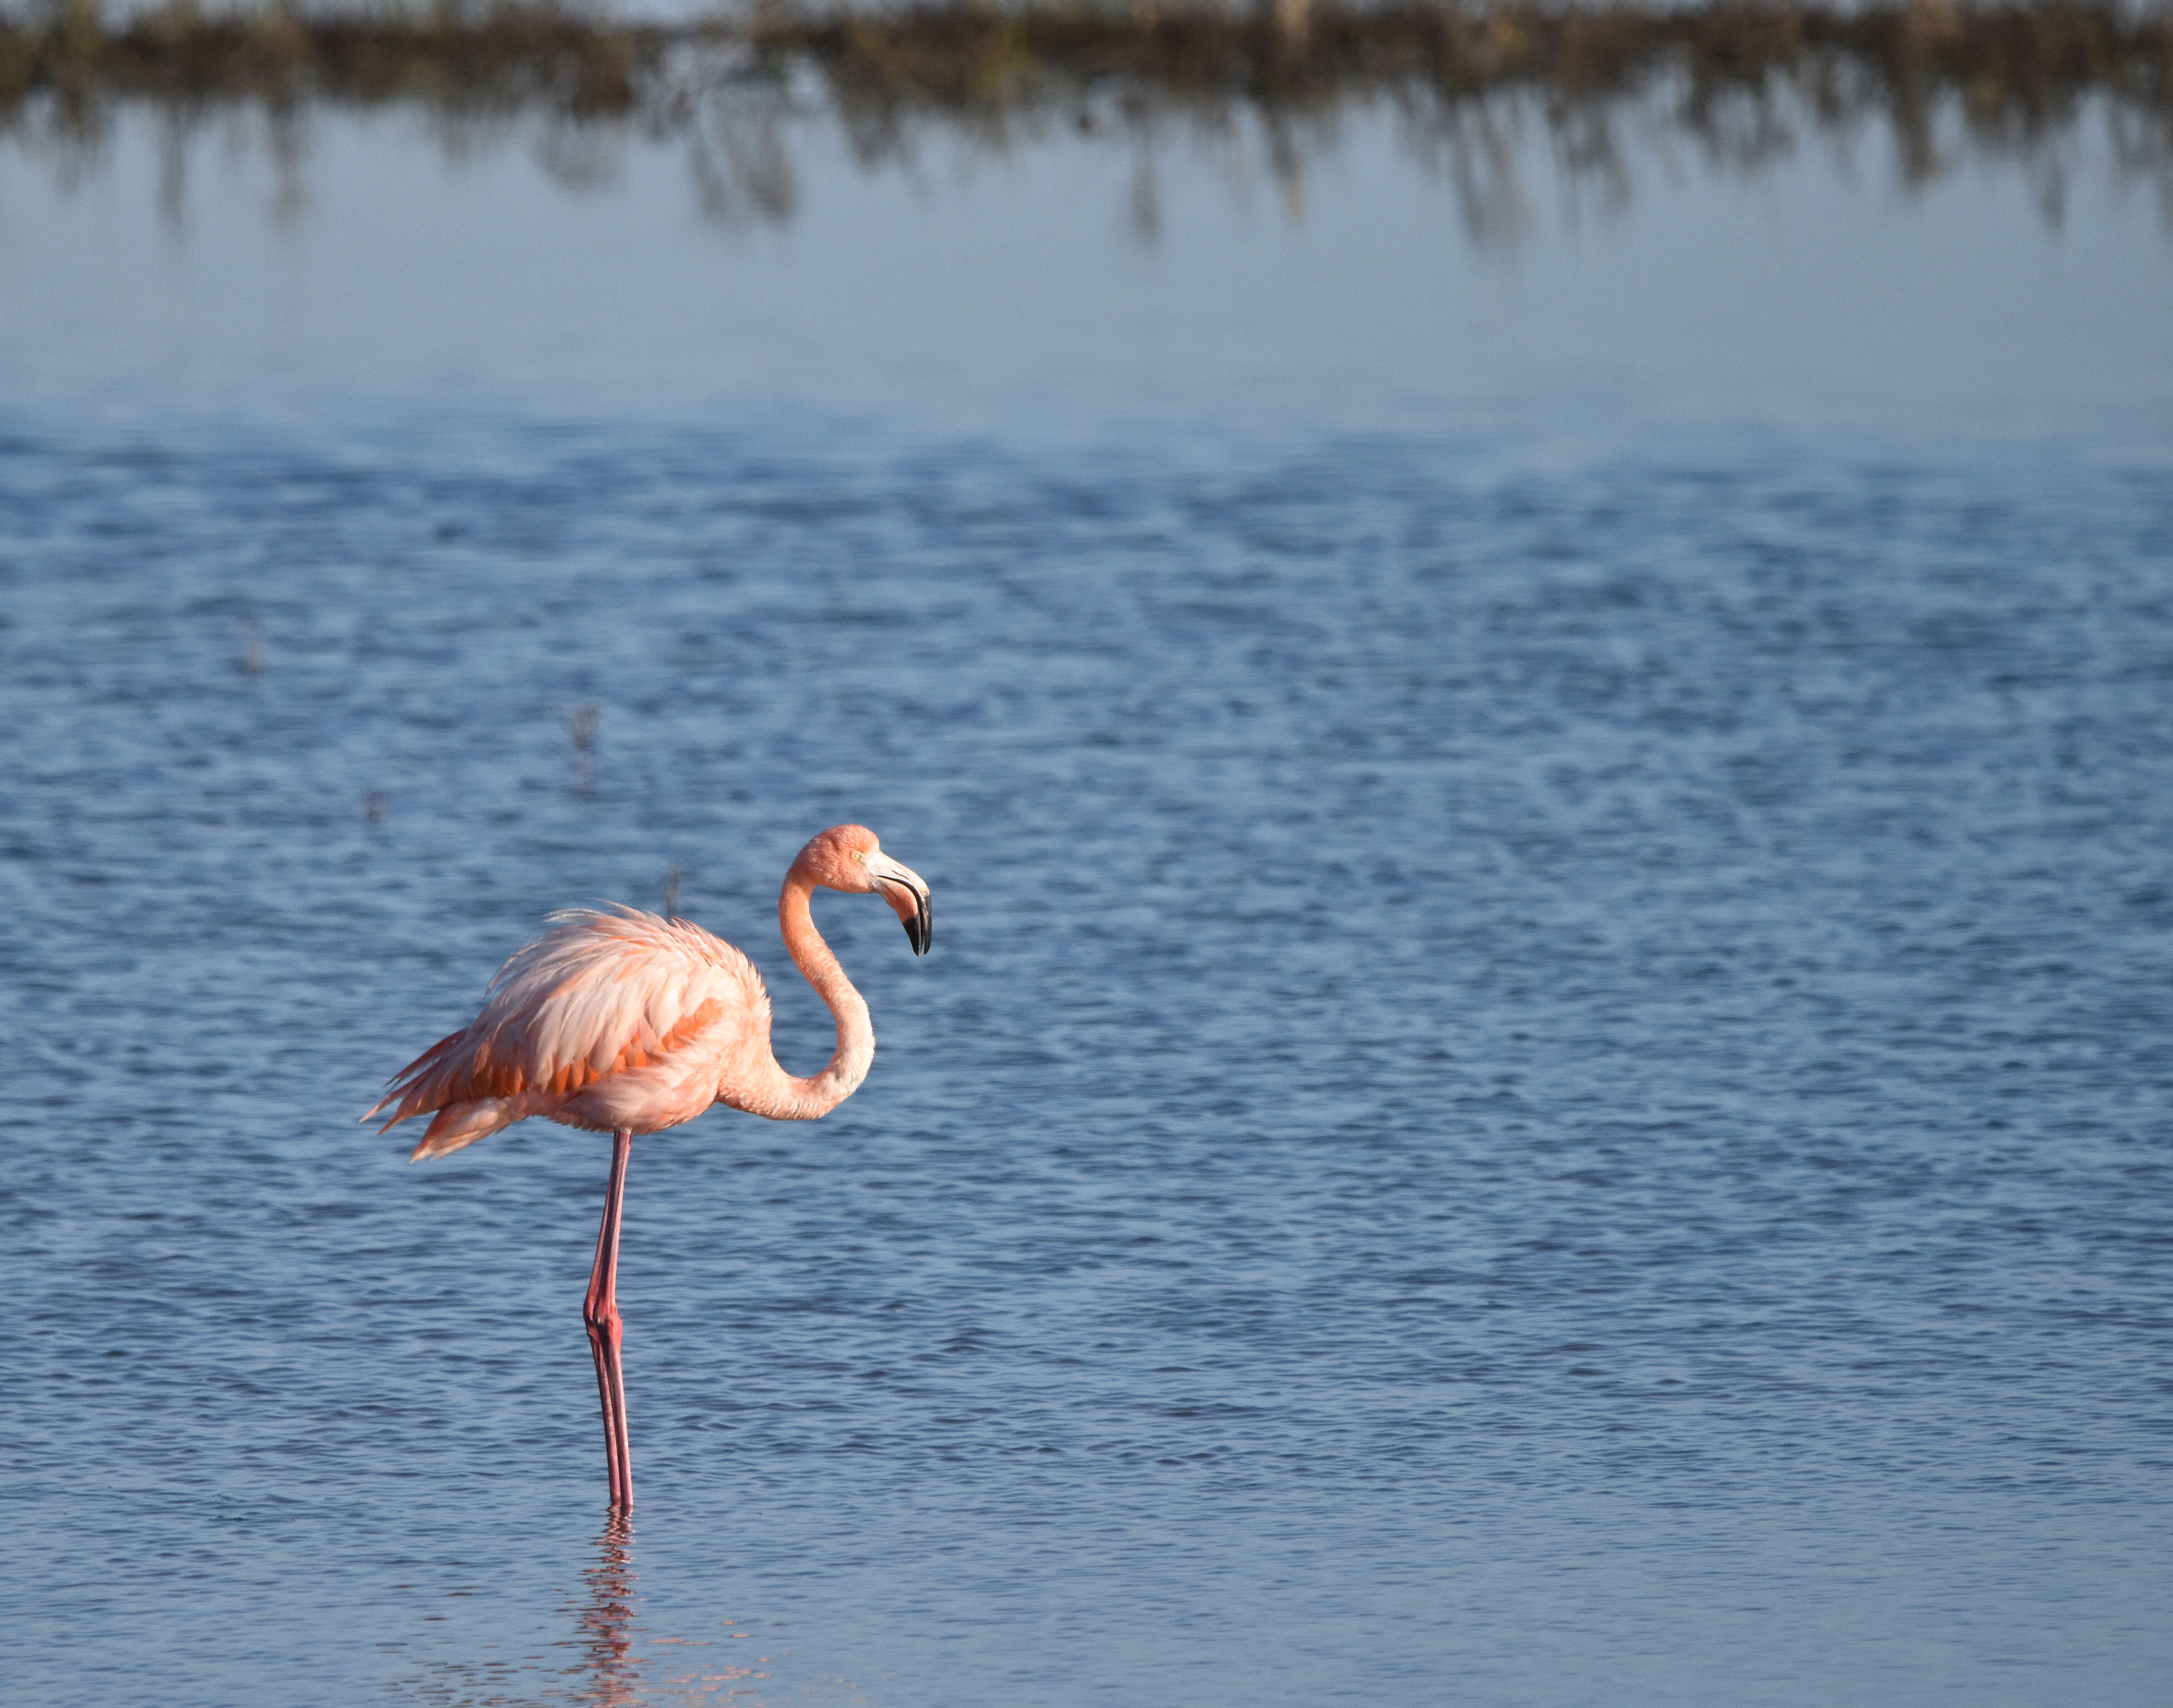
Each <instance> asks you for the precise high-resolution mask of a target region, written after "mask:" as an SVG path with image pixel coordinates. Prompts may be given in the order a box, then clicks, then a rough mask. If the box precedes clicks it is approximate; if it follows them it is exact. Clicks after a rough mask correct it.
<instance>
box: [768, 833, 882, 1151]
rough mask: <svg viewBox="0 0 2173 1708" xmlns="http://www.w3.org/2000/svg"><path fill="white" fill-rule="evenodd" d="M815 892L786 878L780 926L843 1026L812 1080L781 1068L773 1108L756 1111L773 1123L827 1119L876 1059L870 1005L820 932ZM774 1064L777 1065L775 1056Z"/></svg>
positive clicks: (793, 876)
mask: <svg viewBox="0 0 2173 1708" xmlns="http://www.w3.org/2000/svg"><path fill="white" fill-rule="evenodd" d="M814 889H815V886H814V885H813V884H812V882H810V881H808V880H807V879H806V878H805V877H803V876H801V874H800V873H799V871H798V870H793V871H791V872H789V873H787V874H786V875H785V888H784V890H783V892H781V893H779V896H778V898H777V923H778V925H779V928H780V929H782V930H783V931H784V933H785V948H786V950H787V951H790V954H791V956H792V964H793V965H794V966H795V967H798V968H799V969H800V970H801V973H803V974H805V975H806V979H807V982H808V983H810V984H812V985H813V986H814V987H815V994H817V996H819V997H821V998H822V1000H823V1001H825V1002H826V1003H828V1005H830V1013H831V1016H832V1017H833V1019H835V1020H836V1021H837V1022H838V1048H836V1050H835V1051H833V1053H832V1054H831V1057H830V1064H829V1066H828V1067H826V1068H825V1069H823V1070H822V1072H821V1073H819V1074H817V1075H815V1076H814V1077H813V1078H812V1079H806V1080H802V1079H797V1078H795V1077H794V1076H793V1075H790V1074H788V1073H786V1072H785V1070H784V1069H783V1068H781V1067H779V1068H777V1070H776V1073H777V1077H776V1079H775V1080H774V1081H773V1082H772V1084H771V1086H768V1087H767V1088H765V1089H767V1090H768V1091H769V1092H770V1095H769V1096H768V1097H765V1098H764V1099H763V1102H764V1103H765V1104H766V1105H768V1107H763V1108H761V1109H760V1110H758V1112H757V1113H761V1114H764V1115H768V1116H769V1117H770V1118H772V1119H773V1120H783V1121H812V1120H813V1119H815V1118H817V1116H821V1115H827V1114H828V1113H830V1112H831V1110H833V1109H834V1108H836V1107H838V1104H840V1103H842V1102H844V1101H845V1099H846V1098H848V1097H849V1096H852V1095H853V1093H854V1092H855V1091H858V1090H860V1081H861V1080H865V1078H867V1076H868V1064H870V1063H871V1062H872V1061H874V1060H875V1057H876V1028H875V1022H874V1021H871V1019H870V1018H869V1017H868V1005H867V1004H866V1003H865V1001H863V1000H862V999H861V997H860V992H859V991H857V990H855V989H853V981H852V980H851V979H849V978H846V977H845V969H844V967H840V966H839V965H838V957H837V956H835V955H833V954H832V953H831V952H830V946H829V945H828V943H825V942H824V941H823V940H822V933H821V932H820V931H818V930H817V929H815V915H814V913H813V912H812V910H811V909H810V908H808V905H807V902H808V897H810V896H811V895H812V894H813V892H814ZM770 1060H771V1063H772V1065H773V1066H774V1065H775V1063H776V1057H775V1055H774V1053H773V1054H772V1055H771V1058H770Z"/></svg>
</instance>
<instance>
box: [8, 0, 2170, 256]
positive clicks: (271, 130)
mask: <svg viewBox="0 0 2173 1708" xmlns="http://www.w3.org/2000/svg"><path fill="white" fill-rule="evenodd" d="M1381 107H1385V108H1387V109H1388V110H1390V111H1392V112H1393V114H1394V117H1395V119H1396V121H1397V123H1398V125H1399V134H1400V135H1401V136H1402V137H1403V139H1404V140H1405V143H1406V144H1407V145H1408V146H1409V147H1410V148H1413V149H1414V150H1415V152H1416V153H1418V154H1420V155H1421V157H1422V159H1424V161H1425V164H1427V165H1428V166H1429V167H1430V168H1435V169H1438V170H1440V171H1441V173H1442V175H1443V176H1444V177H1445V178H1446V179H1447V180H1448V182H1449V183H1450V184H1451V185H1452V186H1453V189H1454V191H1455V193H1456V195H1457V197H1458V199H1459V202H1460V203H1461V204H1462V207H1463V211H1464V218H1465V220H1466V224H1467V225H1468V226H1469V228H1470V229H1471V231H1472V234H1473V235H1474V236H1475V238H1476V239H1478V240H1481V241H1486V240H1490V239H1491V240H1509V239H1513V237H1514V235H1515V234H1516V232H1517V230H1518V229H1520V225H1521V222H1522V221H1523V218H1526V217H1527V216H1526V215H1525V214H1524V213H1522V212H1520V209H1521V208H1522V207H1523V192H1522V191H1521V188H1520V187H1519V186H1518V184H1517V182H1516V178H1517V172H1518V167H1517V164H1516V159H1515V154H1516V151H1517V147H1518V137H1519V136H1520V135H1521V134H1522V132H1523V127H1526V126H1528V125H1530V124H1532V123H1534V122H1536V123H1537V124H1539V125H1540V126H1542V127H1544V129H1545V132H1546V133H1547V134H1548V136H1549V137H1550V140H1551V143H1552V145H1553V154H1554V158H1555V161H1556V167H1557V169H1558V170H1560V171H1561V173H1562V174H1563V175H1565V176H1566V177H1567V178H1569V179H1570V180H1572V184H1573V186H1586V187H1588V189H1589V190H1590V191H1593V192H1596V193H1597V194H1598V195H1599V197H1600V198H1601V199H1602V200H1604V201H1606V202H1622V201H1625V200H1626V199H1627V197H1628V195H1629V191H1630V179H1629V172H1628V168H1627V164H1626V149H1627V148H1628V147H1629V146H1630V144H1631V141H1632V139H1633V137H1637V136H1640V135H1644V136H1647V137H1649V135H1650V134H1651V133H1652V132H1653V127H1654V126H1655V125H1656V124H1657V126H1658V127H1659V128H1660V129H1661V130H1663V131H1665V132H1667V133H1669V134H1670V135H1672V136H1675V137H1683V138H1685V139H1687V140H1688V141H1689V142H1690V143H1691V144H1692V145H1693V146H1694V147H1695V148H1696V150H1698V151H1699V152H1701V154H1704V155H1705V156H1706V157H1707V159H1709V160H1710V161H1711V162H1712V164H1715V165H1717V166H1720V167H1722V168H1725V169H1728V170H1736V171H1740V172H1755V171H1756V170H1759V169H1760V168H1761V167H1762V166H1765V165H1767V164H1772V163H1773V162H1775V161H1777V160H1780V159H1785V158H1787V157H1788V156H1790V155H1791V154H1793V153H1795V152H1796V151H1797V149H1798V148H1799V147H1801V146H1802V144H1803V143H1804V139H1805V137H1813V136H1815V137H1822V138H1824V139H1825V140H1826V141H1828V142H1829V143H1831V144H1832V145H1833V147H1834V148H1836V150H1837V151H1839V152H1841V153H1842V154H1848V153H1849V152H1851V151H1852V149H1853V148H1855V147H1856V146H1857V143H1858V138H1860V137H1862V136H1863V134H1865V133H1866V132H1874V131H1878V130H1883V131H1884V132H1885V134H1886V136H1887V137H1889V138H1890V145H1891V152H1892V155H1893V159H1894V166H1895V175H1896V176H1897V178H1898V179H1899V180H1900V181H1901V184H1902V185H1904V186H1906V187H1908V188H1910V189H1912V190H1913V189H1916V188H1919V187H1921V186H1925V185H1928V184H1929V183H1931V182H1933V181H1934V180H1937V179H1938V178H1939V177H1940V176H1942V175H1944V173H1946V172H1947V171H1949V170H1951V169H1952V168H1953V167H1954V166H1955V164H1958V163H1959V162H1960V161H1961V160H1963V159H1968V158H1971V156H1975V157H1977V158H1980V159H1993V160H1998V161H2003V162H2009V163H2012V164H2015V165H2017V166H2019V168H2020V169H2021V170H2023V171H2024V172H2025V173H2026V174H2027V175H2028V176H2029V178H2030V182H2031V185H2032V187H2033V189H2034V191H2035V192H2036V195H2037V197H2038V199H2039V201H2040V203H2041V206H2042V207H2043V208H2044V210H2045V213H2046V217H2047V218H2049V219H2051V220H2052V221H2054V222H2055V223H2057V221H2058V219H2059V218H2060V216H2061V210H2062V205H2063V201H2064V195H2065V183H2066V179H2067V175H2068V171H2069V170H2070V161H2069V156H2070V154H2071V153H2072V148H2071V147H2070V143H2071V139H2072V138H2073V135H2074V133H2075V132H2076V130H2077V128H2078V127H2079V125H2080V124H2081V123H2082V121H2084V117H2085V116H2086V115H2088V114H2089V113H2091V112H2093V111H2100V112H2102V114H2103V115H2104V118H2105V122H2106V127H2107V129H2108V132H2109V135H2110V140H2111V159H2112V163H2113V170H2114V171H2115V173H2116V175H2119V176H2122V177H2123V178H2140V179H2144V180H2149V181H2150V182H2151V183H2152V184H2153V185H2154V188H2155V191H2156V195H2157V199H2158V202H2159V206H2160V214H2161V217H2162V218H2165V221H2166V222H2167V224H2168V225H2169V226H2173V9H2168V8H2151V9H2141V10H2138V9H2137V8H2133V7H2127V6H2120V5H2114V4H2105V3H2078V0H2048V3H2043V4H2036V5H2018V4H1989V5H1974V6H1956V5H1953V4H1950V3H1947V0H1912V3H1906V4H1899V5H1897V4H1892V3H1879V0H1874V3H1870V4H1865V5H1859V6H1845V5H1815V6H1814V5H1800V4H1786V3H1775V4H1762V5H1761V4H1741V3H1709V4H1705V5H1701V6H1690V7H1686V8H1684V7H1678V8H1669V9H1662V8H1659V7H1656V6H1645V7H1631V6H1614V5H1603V6H1591V5H1587V6H1582V7H1577V8H1568V7H1563V6H1550V5H1531V4H1519V3H1506V4H1485V3H1477V4H1461V5H1459V4H1441V3H1424V0H1418V3H1412V0H1383V3H1376V4H1370V5H1351V4H1342V3H1335V0H1245V3H1243V4H1233V5H1230V6H1220V7H1218V6H1215V5H1212V4H1206V3H1200V0H1182V3H1164V0H1134V3H1132V4H1130V5H1129V6H1126V5H1107V6H1098V7H1097V6H1092V5H1083V4H1054V3H1044V4H1035V5H1020V6H1013V7H1010V8H996V7H993V6H987V5H974V4H963V3H944V4H908V5H903V6H894V7H891V8H883V9H873V8H869V9H860V10H849V9H838V8H832V9H814V8H803V9H795V8H792V7H790V6H789V5H776V4H771V3H765V0H758V3H757V4H756V5H755V6H753V7H752V8H751V9H748V10H746V11H743V12H741V13H736V14H729V15H727V14H721V13H720V14H715V15H711V16H708V17H704V18H700V19H693V20H690V21H687V22H685V23H661V22H637V21H626V20H620V19H613V18H612V17H610V16H608V15H607V14H604V13H600V12H599V13H590V12H585V11H581V10H578V9H571V8H563V7H539V6H534V5H521V6H510V5H493V6H479V5H471V6H461V5H440V6H439V7H438V8H435V9H434V10H430V11H428V12H423V11H419V10H404V9H399V8H376V9H369V10H364V9H342V8H340V7H339V6H338V5H337V3H335V4H333V5H332V6H329V7H322V8H315V9H310V8H296V7H292V6H288V7H280V8H273V9H258V10H206V9H202V8H199V7H197V6H195V5H191V4H186V3H174V4H167V5H161V6H159V7H156V8H148V9H143V10H138V11H135V12H132V13H125V14H117V15H115V16H112V17H107V16H105V15H104V14H102V13H100V10H99V8H98V7H97V5H96V4H95V0H58V3H56V4H49V5H47V6H46V7H44V8H41V9H38V10H35V11H28V12H26V11H23V10H20V9H17V10H12V11H10V10H0V137H7V138H8V139H10V140H11V141H12V142H13V143H14V144H15V145H17V146H19V147H23V148H29V149H31V150H33V151H49V152H53V153H56V154H57V155H59V156H60V157H61V158H62V159H65V160H67V161H68V162H69V163H71V164H72V166H73V167H74V168H80V167H81V165H82V164H84V162H85V161H86V160H87V159H94V158H95V156H96V155H97V154H98V152H99V151H100V148H101V147H102V146H103V143H104V142H105V137H107V135H108V134H109V132H110V131H111V127H112V125H113V123H114V121H115V118H116V114H118V113H120V112H122V111H125V110H129V109H132V108H134V109H148V110H153V111H155V112H156V113H157V114H159V116H160V117H161V118H162V120H163V121H164V126H163V131H162V134H164V135H165V136H166V137H168V138H169V141H168V143H167V144H166V146H168V147H169V148H182V149H186V140H187V137H189V136H190V135H191V133H192V132H194V131H195V130H197V129H200V128H202V127H204V126H205V125H207V124H209V123H212V122H214V121H219V120H222V119H224V120H227V121H231V120H232V119H233V118H234V117H235V116H236V115H237V113H242V112H247V111H250V110H254V111H255V112H256V114H258V115H261V116H262V120H263V121H264V124H265V127H266V131H265V134H266V137H267V146H268V147H269V148H270V151H271V153H272V156H273V159H274V160H275V163H278V164H279V165H280V167H281V170H283V172H291V171H292V170H294V163H295V161H296V159H299V153H300V151H301V148H302V140H301V139H302V136H303V130H304V127H305V122H306V119H307V116H308V115H310V113H311V112H312V111H314V110H348V111H358V112H359V111H382V110H396V109H406V110H414V111H418V112H420V113H421V114H423V115H424V116H427V117H428V118H429V121H431V122H432V123H433V124H434V125H435V126H437V127H439V129H440V132H441V134H442V135H443V136H445V137H446V139H447V146H448V147H453V146H456V143H455V141H454V140H453V139H454V138H455V137H456V136H457V137H459V138H461V141H460V142H459V143H458V144H457V145H458V146H462V147H472V146H473V145H474V144H475V143H476V142H477V141H478V140H483V139H487V138H488V137H489V135H490V134H491V133H492V132H493V130H494V129H495V130H498V131H501V132H503V131H506V130H509V129H510V128H513V127H520V126H524V125H526V126H534V125H536V124H538V123H540V124H542V126H543V127H544V128H545V130H546V132H547V133H548V135H547V137H546V138H545V141H544V145H543V146H542V147H541V148H539V150H538V154H539V158H540V159H542V163H543V164H544V165H545V167H546V169H547V170H552V171H553V173H554V175H558V176H559V177H561V178H562V179H563V180H565V181H567V182H569V184H574V185H580V184H582V183H585V182H595V181H598V180H599V179H600V178H601V177H606V176H608V175H609V170H608V162H607V160H606V161H605V163H604V164H602V165H600V164H599V161H600V159H603V157H604V156H606V155H607V154H608V153H609V148H610V146H611V144H612V139H613V138H617V139H619V140H620V142H621V143H623V140H624V139H626V138H628V137H635V136H639V137H646V138H649V139H651V140H671V139H675V138H681V137H683V138H684V139H685V140H686V141H687V143H688V145H689V147H690V149H691V151H692V164H693V172H694V177H695V180H696V185H697V188H698V191H699V192H700V195H701V199H702V201H703V203H704V209H705V211H707V212H708V213H709V214H711V215H712V217H714V218H718V219H719V220H720V221H722V222H724V223H726V224H731V223H739V222H744V221H747V220H757V221H770V222H779V221H782V220H785V219H787V218H790V214H791V213H792V211H793V208H794V206H795V202H796V197H797V189H796V179H795V173H794V171H793V169H792V165H791V161H790V149H789V147H788V143H787V135H788V132H789V131H790V127H791V126H793V125H794V124H795V123H800V122H805V121H808V120H809V119H811V118H822V117H827V118H828V120H829V121H833V122H834V123H836V124H837V125H838V126H839V127H841V128H842V130H843V132H844V135H845V137H846V138H847V140H848V142H849V146H850V148H851V150H852V153H853V154H854V156H855V159H857V160H858V161H859V162H860V164H861V165H862V166H863V167H864V168H869V169H874V168H878V167H881V166H882V165H884V164H890V163H898V162H909V161H910V160H911V159H912V158H913V156H914V150H915V148H916V147H917V146H918V144H919V142H920V141H921V140H922V139H924V138H926V137H930V136H932V135H947V136H949V137H951V138H952V139H954V140H956V141H957V142H959V143H963V144H964V145H966V146H967V147H968V148H972V149H973V150H975V151H978V152H982V153H996V154H1000V153H1004V152H1007V151H1009V150H1010V149H1012V148H1016V147H1019V146H1022V145H1023V144H1026V143H1033V142H1035V141H1038V140H1042V139H1045V138H1047V137H1051V136H1052V135H1054V134H1057V133H1060V132H1074V133H1079V134H1084V135H1087V136H1093V135H1097V134H1101V135H1109V136H1113V137H1116V138H1118V139H1119V141H1123V142H1127V143H1130V145H1131V146H1133V147H1134V148H1135V151H1137V152H1138V153H1139V154H1140V159H1141V160H1142V162H1143V163H1144V164H1143V165H1142V167H1141V170H1142V172H1143V173H1144V174H1146V176H1145V177H1144V178H1143V179H1142V180H1140V183H1138V184H1135V191H1134V197H1133V199H1134V204H1135V205H1134V208H1133V215H1134V218H1135V224H1138V225H1139V226H1140V229H1142V231H1143V232H1145V233H1146V234H1148V235H1151V234H1152V231H1153V229H1154V225H1155V222H1156V218H1157V215H1156V213H1155V211H1154V207H1153V199H1154V198H1153V193H1152V180H1151V157H1152V151H1153V149H1154V148H1155V147H1156V146H1157V143H1168V142H1172V141H1175V140H1177V139H1178V138H1179V137H1181V136H1183V135H1184V133H1187V132H1189V133H1190V134H1191V135H1192V136H1194V137H1195V138H1200V139H1206V140H1216V139H1221V140H1222V141H1225V142H1227V139H1229V138H1230V137H1233V136H1237V135H1239V134H1241V133H1243V132H1247V131H1252V132H1257V134H1258V137H1259V145H1260V147H1261V148H1262V150H1263V152H1264V155H1265V157H1266V164H1267V165H1268V167H1269V169H1270V171H1271V173H1272V174H1273V175H1274V177H1275V180H1276V181H1277V182H1278V183H1279V184H1280V185H1281V188H1282V191H1283V196H1284V200H1285V202H1286V206H1288V207H1290V209H1291V212H1292V213H1294V214H1295V213H1297V212H1298V211H1299V210H1300V208H1301V207H1302V185H1303V170H1304V163H1305V159H1306V158H1307V157H1308V155H1309V154H1313V153H1315V152H1318V151H1321V150H1324V149H1325V148H1329V147H1332V146H1333V144H1334V142H1335V132H1336V127H1337V125H1338V122H1339V121H1340V118H1341V117H1343V116H1345V115H1347V114H1349V113H1351V112H1353V111H1355V110H1359V109H1367V108H1381ZM600 145H601V154H600V153H599V148H600ZM176 193H177V192H176Z"/></svg>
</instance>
